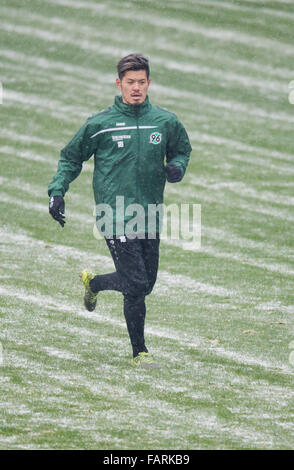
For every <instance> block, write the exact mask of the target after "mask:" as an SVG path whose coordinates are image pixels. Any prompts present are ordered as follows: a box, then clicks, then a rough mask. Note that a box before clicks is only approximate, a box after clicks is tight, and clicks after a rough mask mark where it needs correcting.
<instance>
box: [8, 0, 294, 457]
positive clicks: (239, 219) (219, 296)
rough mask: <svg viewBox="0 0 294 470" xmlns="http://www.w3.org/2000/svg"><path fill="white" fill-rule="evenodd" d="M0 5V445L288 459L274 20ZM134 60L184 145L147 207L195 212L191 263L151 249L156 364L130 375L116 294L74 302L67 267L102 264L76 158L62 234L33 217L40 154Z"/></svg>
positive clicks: (286, 50) (45, 167)
mask: <svg viewBox="0 0 294 470" xmlns="http://www.w3.org/2000/svg"><path fill="white" fill-rule="evenodd" d="M261 3H262V4H261ZM122 4H123V5H122ZM0 10H1V19H2V25H1V33H0V64H1V71H0V73H1V76H0V80H1V82H2V87H3V99H2V101H3V103H2V104H1V105H0V113H1V114H0V119H1V126H0V151H1V177H0V183H1V189H0V191H1V228H0V231H1V261H0V268H1V286H0V293H1V300H0V315H1V337H0V341H1V346H2V348H1V349H0V351H2V356H1V358H0V362H1V364H0V373H1V424H0V448H1V449H290V448H293V446H294V439H293V435H294V432H293V431H294V429H293V419H294V409H293V398H294V393H293V377H294V369H293V367H294V366H293V364H292V363H291V360H289V357H290V353H291V349H289V345H290V343H291V341H293V339H294V331H293V313H294V306H293V275H294V268H293V260H294V252H293V221H294V214H293V202H294V197H293V188H294V183H293V174H294V166H293V158H294V155H293V123H294V114H293V110H294V108H293V105H291V104H290V103H289V93H290V91H291V89H289V87H288V84H289V82H290V81H291V80H293V79H294V76H293V67H292V63H293V57H294V46H293V40H292V39H293V26H294V6H293V5H292V4H291V3H289V2H286V1H282V0H281V1H278V2H271V1H266V2H257V1H255V2H254V1H241V0H240V1H229V0H226V1H216V0H207V1H204V0H199V1H196V0H185V1H183V2H180V3H179V2H177V1H169V2H165V1H164V2H159V3H158V2H155V1H153V0H150V1H148V2H146V1H131V0H130V1H127V2H121V1H118V0H116V1H115V0H111V1H107V2H95V1H90V0H88V1H86V2H81V1H74V0H47V1H46V0H45V1H40V0H26V1H20V0H2V2H1V8H0ZM134 51H139V52H142V53H144V54H146V55H147V56H149V57H150V61H151V74H152V79H153V81H152V84H151V87H150V93H149V96H150V100H151V101H152V102H153V103H156V104H158V105H160V106H163V107H167V108H170V109H171V110H172V111H174V112H175V113H176V114H177V115H178V116H179V118H180V119H181V121H182V122H183V123H184V125H185V127H186V129H187V131H188V133H189V135H190V137H191V142H192V146H193V152H192V155H191V162H190V165H189V167H188V171H187V174H186V176H185V179H184V181H183V182H182V183H181V184H179V185H167V189H166V200H165V201H166V203H167V204H169V203H173V202H183V203H185V202H187V203H188V202H189V203H195V204H201V207H202V246H201V249H200V250H199V251H197V252H189V251H185V250H182V249H180V248H178V247H177V246H175V245H173V244H171V243H164V242H163V243H162V245H161V258H160V270H159V276H158V282H157V284H156V287H155V289H154V292H153V294H152V295H151V296H150V297H149V298H148V299H147V308H148V310H147V312H148V313H147V328H146V338H147V345H148V346H149V348H150V350H151V351H152V352H153V353H154V355H155V356H156V359H157V361H159V362H160V363H161V364H162V365H163V366H164V367H163V368H162V369H161V370H160V371H156V370H152V371H148V372H146V371H137V370H133V369H132V368H131V367H130V357H131V348H130V345H129V339H128V335H127V331H126V326H125V322H124V319H123V313H122V298H121V295H120V294H118V293H111V294H110V293H109V292H108V293H107V292H105V293H102V294H100V295H99V302H98V308H97V309H96V311H95V312H94V313H91V314H90V313H88V312H86V311H85V310H84V308H83V305H82V296H83V291H82V287H81V284H80V281H79V278H78V273H79V272H80V270H81V269H82V268H84V267H85V266H87V267H90V268H92V269H93V270H94V271H96V272H97V273H102V272H108V271H110V270H112V269H113V265H112V261H111V259H110V256H109V253H108V249H107V247H106V245H105V243H104V241H97V240H96V239H95V238H94V237H93V234H92V229H93V216H92V214H93V205H94V203H93V196H92V188H91V178H92V168H93V162H92V161H90V162H87V163H86V164H85V165H84V170H83V172H82V174H81V175H80V177H79V178H78V179H77V180H76V181H75V182H74V183H72V185H71V189H70V192H69V193H68V194H67V196H66V215H67V224H66V226H65V228H64V229H63V230H62V229H61V228H60V227H59V225H58V224H57V223H55V222H54V221H53V219H51V217H50V216H49V215H48V208H47V207H48V197H47V186H48V182H49V181H50V180H51V178H52V176H53V174H54V173H55V171H56V166H57V161H58V158H59V152H60V149H61V148H62V147H63V146H64V145H65V144H66V143H67V142H68V140H69V139H70V138H71V137H72V136H73V134H74V133H75V132H76V131H77V129H78V128H79V127H80V126H81V125H82V124H83V122H84V120H85V119H86V118H87V117H88V116H89V115H90V114H92V113H94V112H97V111H99V110H102V109H103V108H105V107H106V106H108V105H109V104H111V103H112V102H113V97H114V95H115V94H116V93H117V90H116V88H115V85H114V80H115V75H116V74H115V65H116V63H117V61H118V60H119V58H120V57H122V56H123V55H125V54H127V53H130V52H134ZM292 344H293V343H292Z"/></svg>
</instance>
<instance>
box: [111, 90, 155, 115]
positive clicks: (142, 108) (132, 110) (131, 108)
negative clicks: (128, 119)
mask: <svg viewBox="0 0 294 470" xmlns="http://www.w3.org/2000/svg"><path fill="white" fill-rule="evenodd" d="M114 106H115V107H116V108H118V109H119V111H120V112H121V113H124V114H127V115H129V116H134V117H139V116H143V115H144V114H146V113H147V111H149V109H150V108H151V104H150V103H149V98H148V95H147V96H146V99H145V101H144V102H143V103H142V104H139V105H138V106H137V105H131V104H126V103H123V101H122V97H121V96H116V97H115V100H114Z"/></svg>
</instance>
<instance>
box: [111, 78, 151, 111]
mask: <svg viewBox="0 0 294 470" xmlns="http://www.w3.org/2000/svg"><path fill="white" fill-rule="evenodd" d="M116 85H117V87H118V88H119V89H120V90H121V94H122V100H123V103H126V104H131V105H134V106H136V105H139V104H142V103H143V102H144V101H145V98H146V95H147V91H148V88H149V85H150V79H149V80H147V75H146V70H129V71H128V72H126V73H125V74H124V76H123V78H122V79H121V80H120V79H119V78H117V79H116Z"/></svg>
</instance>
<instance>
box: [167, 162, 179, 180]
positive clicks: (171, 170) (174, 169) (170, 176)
mask: <svg viewBox="0 0 294 470" xmlns="http://www.w3.org/2000/svg"><path fill="white" fill-rule="evenodd" d="M165 172H166V175H167V181H168V182H169V183H178V182H179V181H181V179H182V178H183V175H182V172H181V169H180V168H179V167H178V166H177V165H166V167H165Z"/></svg>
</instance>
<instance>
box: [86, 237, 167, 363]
mask: <svg viewBox="0 0 294 470" xmlns="http://www.w3.org/2000/svg"><path fill="white" fill-rule="evenodd" d="M106 243H107V245H108V248H109V250H110V253H111V256H112V258H113V261H114V265H115V268H116V272H114V273H110V274H102V275H100V276H99V275H98V276H95V278H94V279H93V280H92V281H91V283H90V287H91V289H92V290H93V292H98V291H101V290H116V291H119V292H122V294H123V296H124V315H125V319H126V323H127V327H128V332H129V336H130V340H131V344H132V348H133V356H134V357H135V356H137V355H138V353H139V352H142V351H145V352H148V350H147V348H146V346H145V339H144V325H145V316H146V306H145V296H146V295H148V294H150V293H151V291H152V289H153V286H154V284H155V281H156V277H157V270H158V259H159V238H157V239H150V240H148V239H147V238H146V239H137V238H135V239H129V238H127V237H120V238H114V239H106Z"/></svg>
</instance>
